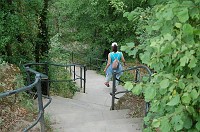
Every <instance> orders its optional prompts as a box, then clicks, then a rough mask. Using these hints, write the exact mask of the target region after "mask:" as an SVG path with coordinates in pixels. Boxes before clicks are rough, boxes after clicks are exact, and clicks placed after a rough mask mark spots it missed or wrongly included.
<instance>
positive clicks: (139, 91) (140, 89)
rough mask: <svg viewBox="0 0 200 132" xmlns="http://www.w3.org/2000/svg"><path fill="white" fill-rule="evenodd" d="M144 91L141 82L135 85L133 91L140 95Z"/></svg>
mask: <svg viewBox="0 0 200 132" xmlns="http://www.w3.org/2000/svg"><path fill="white" fill-rule="evenodd" d="M141 92H142V86H141V85H140V84H138V85H136V86H135V87H133V89H132V93H134V94H136V95H139V94H141Z"/></svg>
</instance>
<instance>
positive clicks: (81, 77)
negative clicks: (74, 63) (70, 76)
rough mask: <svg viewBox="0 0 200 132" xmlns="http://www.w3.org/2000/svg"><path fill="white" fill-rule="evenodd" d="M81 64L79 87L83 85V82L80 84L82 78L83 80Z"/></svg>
mask: <svg viewBox="0 0 200 132" xmlns="http://www.w3.org/2000/svg"><path fill="white" fill-rule="evenodd" d="M82 72H83V71H82V66H80V85H81V88H82V87H83V84H82V80H83V75H82Z"/></svg>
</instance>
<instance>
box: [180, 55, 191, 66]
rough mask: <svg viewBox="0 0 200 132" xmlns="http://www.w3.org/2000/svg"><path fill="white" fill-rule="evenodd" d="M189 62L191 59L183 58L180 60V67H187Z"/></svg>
mask: <svg viewBox="0 0 200 132" xmlns="http://www.w3.org/2000/svg"><path fill="white" fill-rule="evenodd" d="M188 61H189V58H188V57H187V56H184V57H182V58H181V59H180V62H181V64H180V66H185V64H187V63H188Z"/></svg>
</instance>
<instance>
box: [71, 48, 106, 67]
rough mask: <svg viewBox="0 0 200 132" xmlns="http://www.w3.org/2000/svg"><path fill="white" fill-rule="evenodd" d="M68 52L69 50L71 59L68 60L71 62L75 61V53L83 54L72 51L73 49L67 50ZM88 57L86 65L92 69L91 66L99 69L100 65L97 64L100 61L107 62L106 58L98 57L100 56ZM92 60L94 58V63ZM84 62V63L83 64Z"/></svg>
mask: <svg viewBox="0 0 200 132" xmlns="http://www.w3.org/2000/svg"><path fill="white" fill-rule="evenodd" d="M69 52H70V55H71V60H70V61H71V63H75V55H76V54H77V55H79V56H83V55H85V54H81V53H79V52H74V51H69ZM88 59H89V62H88V63H89V65H87V67H88V68H90V69H92V67H93V68H95V70H99V69H100V68H101V65H99V64H102V62H107V59H100V58H93V57H89V58H88ZM93 60H94V63H95V64H93V63H92V61H93ZM100 62H101V63H100ZM78 63H80V62H78ZM85 64H86V63H84V65H85Z"/></svg>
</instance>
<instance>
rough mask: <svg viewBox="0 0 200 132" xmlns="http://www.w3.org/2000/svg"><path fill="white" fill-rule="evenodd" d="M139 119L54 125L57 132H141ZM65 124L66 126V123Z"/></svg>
mask: <svg viewBox="0 0 200 132" xmlns="http://www.w3.org/2000/svg"><path fill="white" fill-rule="evenodd" d="M141 122H142V121H141V119H137V118H136V119H131V118H129V119H113V120H103V121H102V120H101V121H91V122H87V121H86V122H82V123H75V124H71V125H70V126H66V125H64V127H63V124H56V125H55V126H54V127H55V128H56V129H57V130H58V131H59V132H142V130H141V128H142V125H141V124H142V123H141ZM65 124H68V123H67V122H66V123H65Z"/></svg>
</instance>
